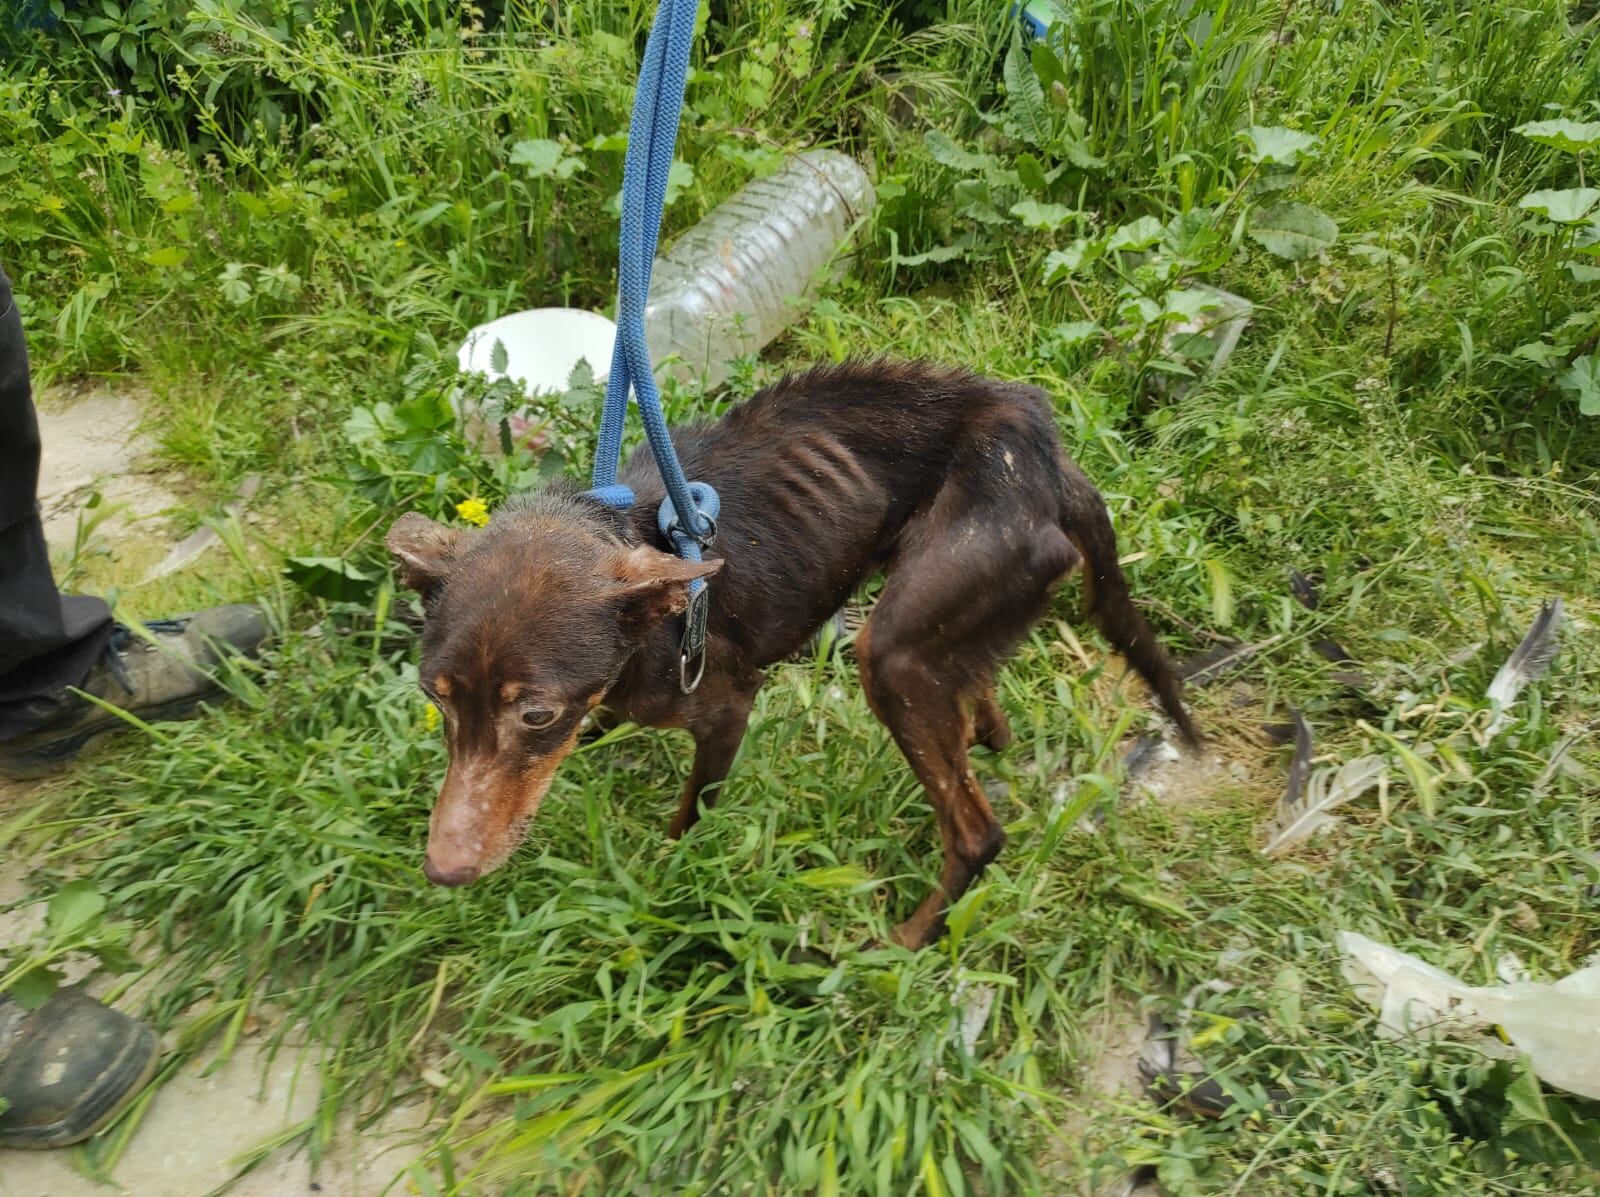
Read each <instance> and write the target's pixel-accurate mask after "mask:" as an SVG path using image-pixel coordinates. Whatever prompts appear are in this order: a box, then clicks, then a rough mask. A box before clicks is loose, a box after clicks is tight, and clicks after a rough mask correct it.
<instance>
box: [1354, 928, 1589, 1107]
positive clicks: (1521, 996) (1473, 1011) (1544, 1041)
mask: <svg viewBox="0 0 1600 1197" xmlns="http://www.w3.org/2000/svg"><path fill="white" fill-rule="evenodd" d="M1338 943H1339V950H1340V952H1341V953H1342V955H1343V957H1344V961H1343V967H1344V975H1345V978H1346V979H1347V980H1348V981H1349V982H1350V984H1351V986H1352V987H1353V988H1354V989H1355V991H1356V995H1357V996H1358V997H1360V998H1361V999H1362V1000H1363V1001H1364V1002H1366V1003H1367V1004H1368V1005H1370V1006H1372V1007H1374V1008H1375V1009H1376V1010H1377V1011H1378V1025H1379V1026H1380V1028H1382V1031H1383V1033H1384V1034H1386V1035H1388V1036H1390V1037H1392V1038H1403V1037H1406V1036H1418V1037H1421V1038H1425V1039H1438V1038H1442V1037H1445V1036H1450V1037H1453V1038H1467V1039H1471V1040H1474V1041H1476V1042H1479V1043H1481V1044H1482V1045H1483V1046H1484V1047H1485V1048H1486V1049H1487V1050H1488V1051H1490V1052H1491V1053H1499V1054H1505V1051H1504V1044H1503V1043H1501V1041H1500V1040H1499V1039H1498V1038H1497V1037H1496V1036H1495V1035H1494V1034H1493V1029H1494V1028H1499V1029H1500V1030H1501V1031H1502V1032H1503V1033H1504V1035H1505V1037H1506V1038H1507V1039H1509V1040H1510V1041H1511V1044H1512V1046H1513V1047H1515V1049H1516V1050H1517V1051H1518V1052H1520V1053H1522V1054H1523V1055H1526V1056H1527V1057H1528V1060H1529V1063H1530V1064H1531V1065H1532V1067H1533V1071H1534V1073H1535V1074H1536V1075H1537V1076H1538V1077H1539V1079H1540V1080H1542V1081H1544V1082H1545V1083H1546V1084H1549V1085H1553V1086H1555V1087H1556V1088H1557V1089H1565V1090H1566V1091H1567V1092H1569V1093H1576V1094H1578V1095H1579V1096H1580V1097H1590V1098H1595V1099H1597V1100H1600V1015H1597V1013H1596V1012H1597V1011H1600V964H1591V965H1589V966H1587V967H1585V968H1581V969H1579V970H1578V971H1577V972H1575V973H1571V974H1569V975H1568V976H1566V977H1563V978H1562V979H1561V980H1559V981H1553V982H1539V981H1514V982H1511V983H1509V984H1503V985H1487V986H1474V985H1468V984H1466V983H1465V982H1463V981H1461V980H1459V979H1458V978H1456V977H1452V976H1451V975H1450V974H1449V973H1447V972H1444V971H1443V970H1442V969H1438V968H1435V967H1434V966H1433V965H1431V964H1427V963H1425V962H1424V961H1422V960H1419V959H1418V958H1417V957H1415V956H1412V955H1410V954H1408V953H1406V952H1402V951H1400V950H1399V949H1398V948H1391V947H1389V946H1388V945H1387V944H1381V943H1378V942H1377V941H1376V940H1372V939H1368V938H1367V937H1366V936H1365V935H1361V934H1358V933H1357V932H1354V931H1341V932H1339V936H1338ZM1508 971H1509V970H1508Z"/></svg>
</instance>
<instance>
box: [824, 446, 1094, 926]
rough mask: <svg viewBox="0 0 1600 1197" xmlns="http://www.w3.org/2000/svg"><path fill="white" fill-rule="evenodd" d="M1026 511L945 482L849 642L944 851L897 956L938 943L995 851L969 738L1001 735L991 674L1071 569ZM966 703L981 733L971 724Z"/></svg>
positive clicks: (1016, 503) (1052, 533)
mask: <svg viewBox="0 0 1600 1197" xmlns="http://www.w3.org/2000/svg"><path fill="white" fill-rule="evenodd" d="M1027 503H1028V498H1027V497H1026V496H1022V497H1016V498H1010V499H1008V498H1006V497H1005V496H987V495H985V494H984V493H983V492H982V491H981V489H980V490H977V491H976V493H974V492H973V491H968V490H965V489H964V484H963V481H962V480H961V479H960V478H959V477H957V478H952V480H951V481H950V482H948V483H947V484H946V487H945V490H944V491H942V492H941V494H940V495H939V497H938V499H937V500H936V501H935V503H934V504H933V506H932V508H931V509H930V510H929V511H928V512H927V513H925V514H924V515H923V516H922V517H920V518H919V520H918V525H919V526H918V527H916V528H915V529H914V530H912V531H913V534H912V535H909V536H907V537H905V538H903V540H902V546H903V547H902V550H901V552H900V554H899V555H897V557H896V559H895V560H894V561H893V562H892V563H891V566H890V571H889V578H888V581H887V583H886V584H885V586H884V589H883V594H882V596H881V597H880V598H879V599H878V602H877V606H876V607H875V608H874V610H873V613H872V618H871V619H869V620H868V621H867V626H866V627H865V628H863V629H862V631H861V633H860V635H859V636H858V637H857V640H856V656H857V658H858V660H859V661H860V667H861V676H862V681H863V683H864V685H865V686H866V690H867V698H868V701H869V702H870V703H871V705H872V709H873V711H874V713H876V714H877V716H878V718H879V719H881V720H882V721H883V722H884V724H885V725H887V727H888V728H889V731H890V734H892V735H893V736H894V738H895V742H896V743H897V744H898V745H899V746H900V750H901V751H902V752H903V753H904V754H905V757H906V761H907V762H908V763H909V764H910V765H911V768H912V770H913V771H914V772H915V773H916V775H917V778H918V780H920V781H921V782H922V785H923V788H924V789H925V790H926V791H927V793H928V799H929V801H930V802H931V803H932V804H933V808H934V812H935V814H936V815H937V816H938V820H939V835H940V838H941V839H942V841H943V845H944V868H943V870H942V872H941V873H940V876H939V885H938V887H937V888H936V889H935V890H934V891H933V892H932V893H930V894H929V895H928V896H927V897H926V898H925V899H924V900H923V901H922V903H921V904H920V905H919V906H918V907H917V909H916V911H915V912H914V913H913V914H912V915H911V917H910V918H908V919H907V920H906V921H905V922H903V923H901V924H900V925H899V926H898V927H896V928H895V932H894V938H895V940H896V941H897V942H898V943H900V944H902V945H904V946H905V947H909V948H920V947H924V946H926V945H927V944H930V943H932V942H933V941H934V940H936V939H937V938H938V937H939V934H940V932H941V931H942V930H943V927H944V915H945V911H946V909H947V908H948V906H949V904H950V903H952V902H954V901H956V900H957V899H958V898H960V897H961V895H962V894H963V893H964V892H965V891H966V890H967V888H968V886H970V885H971V884H972V882H973V880H974V879H975V878H976V877H977V876H978V874H979V873H981V872H982V871H983V869H984V866H986V865H987V864H988V863H989V862H990V861H991V860H993V859H994V858H995V856H996V855H997V854H998V853H999V851H1000V848H1001V846H1002V844H1003V843H1004V842H1005V833H1004V831H1002V830H1001V827H1000V824H999V822H998V820H996V819H995V817H994V812H993V811H992V810H991V809H990V807H989V801H988V799H987V798H986V797H985V796H984V793H983V789H982V788H981V787H980V786H979V785H978V782H977V779H976V778H975V777H974V776H973V774H972V768H971V765H970V762H969V761H968V757H967V750H968V746H969V745H970V744H971V743H972V742H973V735H974V732H975V731H982V732H984V733H987V736H986V738H988V739H991V740H992V739H994V738H997V737H996V736H995V733H996V732H999V731H1002V730H1005V722H1004V718H1003V716H1002V717H1000V718H999V719H998V720H997V719H995V716H999V715H1000V712H999V709H998V707H996V706H995V704H994V699H993V691H992V688H991V686H992V681H993V678H994V673H995V670H996V669H997V668H998V667H999V664H1000V661H1001V659H1002V658H1003V657H1004V656H1005V654H1006V653H1007V652H1008V651H1009V650H1010V649H1011V648H1012V647H1014V646H1015V644H1016V643H1017V641H1018V640H1019V639H1020V638H1021V637H1022V635H1023V634H1024V633H1025V632H1026V631H1027V629H1028V627H1029V625H1030V624H1032V623H1033V621H1034V620H1036V619H1037V618H1038V617H1039V615H1040V614H1042V613H1043V611H1044V608H1045V606H1046V604H1047V603H1048V601H1049V592H1050V586H1051V584H1052V583H1053V582H1055V581H1056V580H1057V579H1058V578H1060V577H1061V576H1063V575H1064V574H1066V573H1067V572H1068V571H1069V570H1070V569H1071V568H1072V567H1073V565H1075V564H1076V563H1077V561H1078V560H1079V557H1078V554H1077V552H1076V551H1075V550H1074V549H1073V547H1072V544H1071V542H1070V541H1069V540H1068V539H1067V537H1066V535H1065V534H1064V533H1063V532H1062V531H1061V530H1060V529H1059V528H1058V527H1057V526H1056V524H1055V523H1054V521H1052V520H1048V519H1043V518H1038V517H1037V515H1036V513H1034V512H1033V511H1032V510H1031V509H1030V508H1029V507H1028V505H1027ZM974 703H976V706H977V710H978V712H979V715H980V717H981V718H982V722H983V724H984V726H981V727H976V726H975V724H974V719H973V714H972V709H973V705H974Z"/></svg>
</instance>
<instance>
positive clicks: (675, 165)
mask: <svg viewBox="0 0 1600 1197" xmlns="http://www.w3.org/2000/svg"><path fill="white" fill-rule="evenodd" d="M693 186H694V167H692V166H690V165H689V164H688V163H687V162H683V161H680V160H678V159H676V158H675V159H673V162H672V166H671V168H670V169H669V170H668V171H667V207H669V208H670V207H672V205H673V204H675V203H677V202H678V197H679V196H681V195H682V194H683V193H684V192H685V191H687V190H689V188H691V187H693Z"/></svg>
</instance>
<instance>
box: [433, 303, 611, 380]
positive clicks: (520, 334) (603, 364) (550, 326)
mask: <svg viewBox="0 0 1600 1197" xmlns="http://www.w3.org/2000/svg"><path fill="white" fill-rule="evenodd" d="M616 338H617V326H616V325H615V324H613V323H612V322H611V321H610V320H609V319H607V318H606V317H604V316H602V315H600V314H599V313H598V312H585V311H583V310H581V309H579V308H533V309H531V310H529V311H526V312H512V313H511V314H510V315H509V316H501V317H500V318H499V319H498V320H491V321H489V323H487V324H480V325H478V326H477V327H476V328H474V329H473V330H472V331H471V332H469V333H468V334H467V339H466V340H465V341H463V342H462V343H461V348H460V349H458V350H457V351H456V360H457V361H458V362H459V363H460V364H461V369H462V370H464V371H468V372H480V371H481V372H482V373H484V374H487V375H488V376H489V377H490V378H502V377H503V378H509V379H511V380H512V381H513V382H515V383H517V384H518V385H520V386H521V387H522V389H523V390H524V391H526V392H527V393H528V394H529V395H539V394H551V393H556V392H560V391H564V390H566V388H567V379H569V378H570V377H571V376H572V368H573V367H574V366H576V365H577V364H578V361H579V359H583V360H586V361H587V362H588V363H589V368H590V369H591V370H593V371H594V377H595V381H597V382H603V381H604V380H605V379H606V377H607V376H608V375H609V374H610V373H611V347H612V344H613V342H615V340H616ZM496 341H499V342H500V343H501V344H502V345H504V346H505V347H506V368H505V370H504V371H498V370H496V369H494V365H493V361H494V345H495V342H496Z"/></svg>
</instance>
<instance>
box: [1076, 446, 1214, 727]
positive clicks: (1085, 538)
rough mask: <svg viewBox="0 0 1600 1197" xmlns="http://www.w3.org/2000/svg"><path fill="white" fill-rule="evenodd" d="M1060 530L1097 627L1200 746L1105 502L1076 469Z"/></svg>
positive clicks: (1166, 710)
mask: <svg viewBox="0 0 1600 1197" xmlns="http://www.w3.org/2000/svg"><path fill="white" fill-rule="evenodd" d="M1061 527H1062V530H1063V531H1064V532H1066V534H1067V536H1068V537H1069V538H1071V540H1072V542H1073V544H1075V545H1076V546H1077V548H1078V552H1079V553H1081V554H1082V555H1083V560H1084V571H1083V586H1084V593H1085V595H1086V597H1087V598H1088V605H1089V613H1090V614H1091V615H1092V616H1094V620H1095V623H1097V624H1098V625H1099V627H1100V630H1101V632H1103V633H1104V634H1105V638H1106V639H1107V640H1109V641H1110V642H1111V645H1112V647H1113V648H1115V649H1116V650H1117V651H1118V652H1120V653H1121V654H1122V655H1123V656H1124V657H1126V658H1127V659H1128V662H1129V664H1131V665H1132V666H1133V667H1134V668H1135V669H1136V670H1138V671H1139V676H1140V677H1142V678H1144V680H1145V681H1146V682H1147V683H1148V684H1149V686H1150V689H1151V690H1153V691H1154V692H1155V695H1156V698H1157V699H1159V700H1160V702H1161V709H1162V710H1163V711H1165V712H1166V713H1167V716H1168V718H1170V719H1171V720H1172V721H1173V722H1174V723H1176V724H1177V725H1178V730H1179V731H1180V732H1182V733H1183V738H1184V740H1185V741H1186V742H1187V743H1188V744H1189V745H1190V746H1192V747H1198V745H1199V744H1200V733H1199V732H1198V731H1197V730H1195V726H1194V721H1193V720H1192V719H1190V718H1189V712H1188V710H1187V709H1186V708H1185V707H1184V705H1183V698H1182V696H1181V693H1180V686H1179V683H1178V678H1177V675H1176V674H1175V673H1173V671H1172V663H1171V662H1170V661H1168V660H1167V654H1166V653H1165V652H1164V651H1163V650H1162V648H1161V645H1160V644H1159V643H1158V642H1157V641H1156V637H1155V633H1154V632H1152V631H1151V630H1150V625H1149V624H1147V623H1146V622H1145V620H1144V616H1143V615H1141V614H1139V609H1138V608H1137V607H1135V606H1134V605H1133V599H1132V597H1130V596H1129V594H1128V580H1127V579H1126V578H1125V577H1123V576H1122V566H1121V565H1119V564H1118V563H1117V534H1116V531H1115V530H1114V529H1113V528H1112V526H1111V515H1110V513H1109V512H1108V511H1107V510H1106V504H1105V500H1104V499H1102V498H1101V497H1100V492H1099V491H1098V490H1096V489H1095V487H1094V484H1093V483H1091V482H1090V481H1089V480H1088V478H1086V477H1084V475H1083V474H1082V473H1080V472H1079V471H1078V470H1077V469H1075V468H1074V467H1072V466H1071V465H1068V466H1067V468H1066V476H1065V478H1064V490H1063V495H1062V514H1061Z"/></svg>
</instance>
